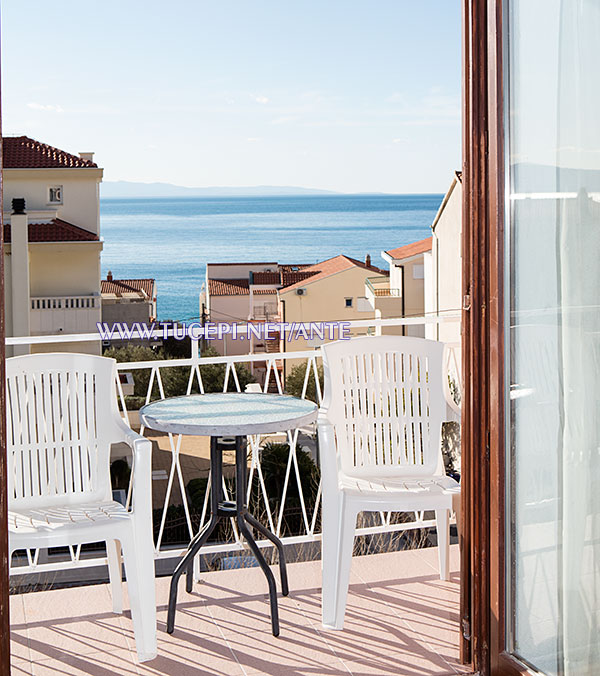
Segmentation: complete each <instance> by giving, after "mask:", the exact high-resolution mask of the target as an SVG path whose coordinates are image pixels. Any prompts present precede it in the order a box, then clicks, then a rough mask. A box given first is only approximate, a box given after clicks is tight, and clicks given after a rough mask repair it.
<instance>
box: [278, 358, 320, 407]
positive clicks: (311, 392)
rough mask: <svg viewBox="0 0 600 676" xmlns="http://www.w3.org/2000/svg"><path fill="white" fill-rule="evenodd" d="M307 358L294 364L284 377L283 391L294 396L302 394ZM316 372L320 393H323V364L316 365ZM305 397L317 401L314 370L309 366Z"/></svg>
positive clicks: (316, 402)
mask: <svg viewBox="0 0 600 676" xmlns="http://www.w3.org/2000/svg"><path fill="white" fill-rule="evenodd" d="M307 363H308V360H306V361H304V362H302V364H298V365H296V366H294V368H292V369H291V370H290V372H289V373H288V375H287V376H286V378H285V391H286V392H287V393H288V394H291V395H292V396H294V397H301V396H302V388H303V387H304V378H305V377H306V365H307ZM317 373H318V374H319V384H320V386H321V394H322V393H323V366H322V365H321V364H319V365H318V366H317ZM306 399H310V401H314V402H315V404H318V403H319V402H318V401H317V388H316V385H315V372H314V369H313V368H312V366H311V369H310V375H309V376H308V384H307V386H306Z"/></svg>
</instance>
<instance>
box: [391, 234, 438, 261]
mask: <svg viewBox="0 0 600 676" xmlns="http://www.w3.org/2000/svg"><path fill="white" fill-rule="evenodd" d="M432 242H433V237H427V238H426V239H422V240H420V241H419V242H412V243H411V244H407V245H406V246H401V247H398V248H397V249H391V250H390V251H386V254H388V256H391V257H392V258H394V259H395V260H403V259H404V258H411V257H412V256H416V255H418V254H422V253H425V252H426V251H431V245H432Z"/></svg>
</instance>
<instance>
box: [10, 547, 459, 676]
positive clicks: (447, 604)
mask: <svg viewBox="0 0 600 676" xmlns="http://www.w3.org/2000/svg"><path fill="white" fill-rule="evenodd" d="M451 562H452V565H451V570H452V574H451V579H450V581H449V582H442V581H440V579H439V577H438V575H437V549H435V548H430V549H423V550H413V551H406V552H397V553H391V554H377V555H374V556H362V557H356V558H355V559H353V562H352V574H351V580H350V595H349V602H348V611H347V613H346V625H345V628H344V630H343V631H341V632H340V631H326V630H323V629H322V628H321V623H320V612H321V606H320V604H321V589H320V587H321V573H320V562H318V561H317V562H310V563H297V564H292V565H290V566H289V578H290V587H291V593H290V596H289V597H287V598H280V602H279V608H280V616H281V636H280V637H279V638H274V637H273V636H272V635H271V632H270V619H269V605H268V602H267V596H266V594H265V592H266V583H265V580H264V577H263V575H262V572H261V571H260V569H258V568H246V569H242V570H231V571H222V572H214V573H205V574H203V576H202V582H201V583H199V584H197V585H195V587H194V592H193V593H192V594H191V595H188V594H186V593H185V583H184V581H183V580H182V584H181V585H180V592H179V600H180V602H179V605H178V613H177V618H176V627H175V632H174V633H173V635H172V636H169V635H168V634H167V633H166V632H165V619H166V601H167V596H168V587H169V578H159V579H158V580H157V583H156V585H157V603H158V641H159V656H158V657H157V658H156V659H155V660H153V661H151V662H146V663H144V664H138V663H136V661H135V645H134V642H133V632H132V627H131V621H130V618H129V613H128V611H126V612H125V614H124V615H122V616H117V615H114V614H113V613H112V612H111V601H110V594H109V589H108V586H107V585H97V586H90V587H79V588H71V589H63V590H51V591H44V592H36V593H31V594H23V595H18V596H12V597H11V621H12V632H11V638H12V652H13V658H12V661H13V671H12V673H13V676H24V675H25V674H28V675H29V674H33V675H34V676H51V675H52V676H63V675H64V676H67V675H68V676H80V675H82V674H93V675H94V676H113V675H115V674H118V675H125V676H128V675H133V674H144V675H145V676H150V675H152V676H162V675H167V674H168V675H172V676H192V675H194V676H203V675H205V674H206V675H208V674H210V675H214V676H216V675H218V676H230V675H231V676H233V675H235V676H241V675H243V674H247V675H248V676H250V675H251V674H252V675H258V674H273V675H275V676H288V675H289V676H292V675H294V676H335V675H337V674H344V675H347V674H349V673H350V674H357V675H360V676H375V675H376V674H390V675H391V674H407V675H416V674H430V675H433V674H456V673H464V671H465V669H464V668H463V667H461V665H460V664H459V663H458V622H459V607H458V603H459V582H458V572H457V571H458V549H457V547H456V546H453V547H451ZM127 603H128V602H127V598H125V607H126V608H127Z"/></svg>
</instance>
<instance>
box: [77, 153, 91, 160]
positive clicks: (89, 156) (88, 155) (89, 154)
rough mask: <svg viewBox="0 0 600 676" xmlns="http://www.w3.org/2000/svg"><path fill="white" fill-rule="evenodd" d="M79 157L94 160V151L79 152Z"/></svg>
mask: <svg viewBox="0 0 600 676" xmlns="http://www.w3.org/2000/svg"><path fill="white" fill-rule="evenodd" d="M79 157H80V158H81V159H82V160H87V161H88V162H93V161H94V153H79Z"/></svg>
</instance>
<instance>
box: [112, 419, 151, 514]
mask: <svg viewBox="0 0 600 676" xmlns="http://www.w3.org/2000/svg"><path fill="white" fill-rule="evenodd" d="M115 425H116V428H117V429H116V430H115V431H116V432H117V438H118V440H119V441H124V442H125V443H126V444H127V445H128V446H129V448H131V450H132V452H133V466H132V470H133V512H134V514H135V515H136V516H137V517H138V518H142V519H144V518H148V519H149V520H151V519H152V442H151V441H150V439H147V438H146V437H143V436H142V435H141V434H138V433H137V432H136V431H135V430H132V429H131V427H129V426H128V425H126V424H125V422H124V420H123V418H121V416H120V415H117V416H116V419H115Z"/></svg>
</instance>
